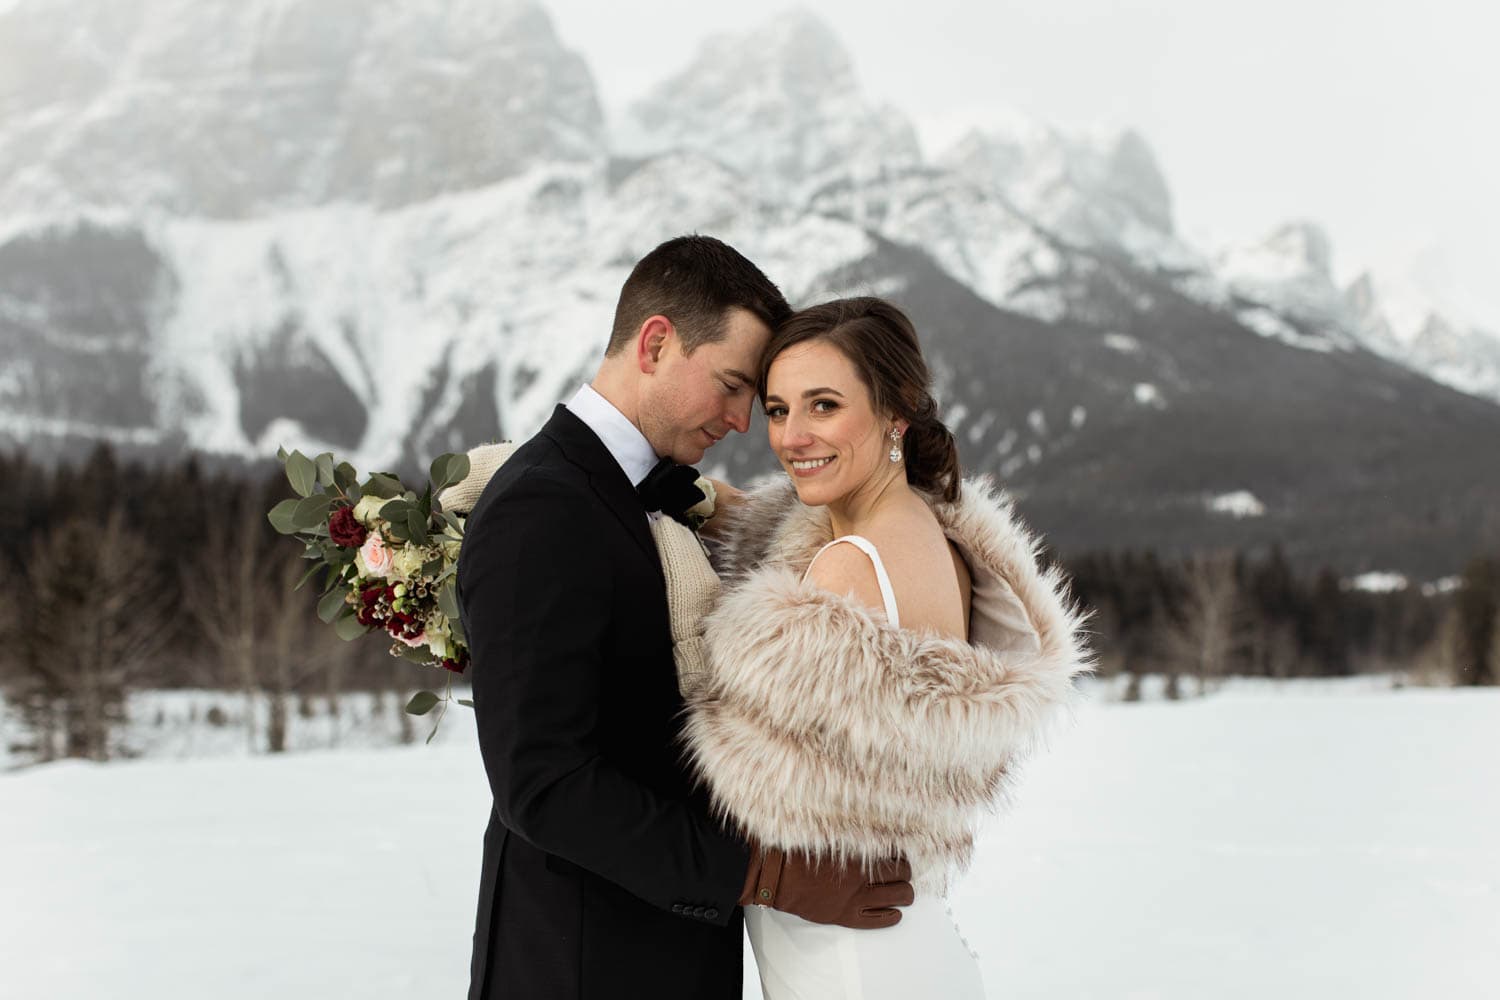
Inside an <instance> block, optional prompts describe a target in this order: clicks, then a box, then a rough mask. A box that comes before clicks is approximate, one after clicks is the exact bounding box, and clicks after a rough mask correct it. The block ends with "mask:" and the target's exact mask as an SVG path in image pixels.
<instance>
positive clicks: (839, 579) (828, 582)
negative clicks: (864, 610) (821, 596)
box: [807, 543, 885, 610]
mask: <svg viewBox="0 0 1500 1000" xmlns="http://www.w3.org/2000/svg"><path fill="white" fill-rule="evenodd" d="M807 579H808V580H809V581H811V582H812V583H814V584H816V585H817V586H818V587H820V588H822V589H823V590H827V591H830V592H831V593H835V594H845V595H848V596H849V597H852V598H853V599H854V600H856V601H858V602H859V603H860V604H863V605H864V606H866V607H869V608H878V609H881V610H884V608H885V599H884V598H883V597H881V595H880V578H879V577H877V576H876V575H875V564H874V563H873V562H871V561H870V557H869V556H867V555H865V553H864V552H863V551H862V550H860V549H859V548H857V547H856V546H853V545H848V544H844V543H840V544H838V545H830V546H829V547H828V548H826V549H824V550H823V551H822V552H820V553H819V554H818V556H817V558H815V559H814V560H813V561H812V565H811V566H809V567H808V568H807Z"/></svg>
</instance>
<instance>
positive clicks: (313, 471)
mask: <svg viewBox="0 0 1500 1000" xmlns="http://www.w3.org/2000/svg"><path fill="white" fill-rule="evenodd" d="M286 478H287V481H288V482H289V483H291V484H292V489H294V490H296V491H297V495H298V496H299V497H310V496H312V491H313V488H314V487H315V486H317V485H318V467H317V466H316V465H314V464H313V460H312V459H310V458H308V457H307V456H306V455H304V454H302V452H300V451H294V452H292V453H291V455H289V456H288V457H287V460H286Z"/></svg>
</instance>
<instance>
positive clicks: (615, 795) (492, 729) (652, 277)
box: [458, 236, 911, 1000]
mask: <svg viewBox="0 0 1500 1000" xmlns="http://www.w3.org/2000/svg"><path fill="white" fill-rule="evenodd" d="M789 312H790V309H789V307H788V306H787V304H786V300H785V299H783V298H782V296H781V293H780V292H778V291H777V289H776V286H775V285H773V284H771V282H770V281H769V280H768V279H767V278H766V276H765V275H764V274H762V273H761V271H760V270H759V269H758V268H757V267H756V266H755V265H754V264H752V263H750V261H748V260H746V259H745V258H744V257H742V256H741V255H740V254H739V253H737V252H736V251H735V250H734V249H733V248H731V247H729V246H726V245H725V244H723V243H721V242H719V241H718V240H715V239H711V238H709V237H704V236H685V237H680V238H678V239H674V240H669V241H668V242H666V243H664V244H662V245H661V246H659V247H657V248H656V249H655V250H653V251H651V253H649V254H647V255H646V256H645V257H644V258H642V259H641V261H640V262H639V263H637V264H636V266H635V268H634V270H633V271H632V272H631V274H630V277H629V278H628V279H627V280H626V282H625V285H624V288H623V289H622V290H621V292H620V300H619V304H618V306H617V308H616V312H615V320H614V328H613V330H612V332H611V335H610V339H609V345H608V348H607V349H606V352H605V357H604V361H603V363H602V364H601V365H600V367H599V371H598V373H597V374H596V375H595V377H594V379H593V382H592V383H591V384H590V385H586V386H584V387H583V388H582V389H580V390H579V391H578V393H577V394H576V395H575V396H573V398H572V399H570V400H569V401H568V402H567V403H566V404H565V405H562V406H559V407H557V409H556V410H555V411H554V413H553V415H552V418H551V419H550V420H549V421H548V422H547V425H546V426H545V427H543V428H542V430H541V432H540V433H538V434H537V435H536V437H534V438H532V439H531V440H530V441H527V442H526V443H525V444H523V445H522V446H521V447H520V448H519V449H518V450H517V451H516V452H515V454H514V455H512V456H511V457H510V459H509V460H507V461H506V462H505V464H504V465H502V466H501V467H500V470H499V471H498V472H496V473H495V475H494V477H493V478H492V479H491V480H490V482H489V484H488V486H486V487H485V490H484V493H483V495H482V496H481V497H480V499H479V501H478V503H477V504H476V505H475V507H474V510H473V512H472V514H471V515H470V518H469V521H468V526H467V533H466V538H465V541H464V545H463V550H462V553H461V555H460V557H459V561H458V590H459V600H460V604H461V606H462V612H463V614H462V617H463V625H464V629H465V631H466V633H467V635H468V639H469V644H470V649H471V652H472V655H473V666H472V668H471V674H472V677H473V685H474V716H475V719H476V721H477V724H478V727H479V746H480V751H481V754H482V756H483V758H484V767H485V772H486V774H487V775H488V777H489V782H490V788H491V790H492V792H493V794H494V809H493V811H492V812H491V815H490V823H489V829H488V830H486V832H485V837H484V867H483V873H482V877H481V881H480V889H479V913H478V919H477V921H476V925H475V931H474V955H473V964H472V968H471V980H470V986H469V998H470V1000H491V998H499V997H506V998H512V997H514V998H554V997H556V998H568V1000H574V998H578V1000H583V998H604V997H610V998H613V997H635V996H658V995H660V996H674V997H686V998H694V1000H703V998H707V1000H715V998H723V1000H738V998H739V997H740V996H741V956H742V954H743V945H742V942H741V921H742V916H743V914H742V911H741V910H740V909H739V907H740V906H741V905H746V904H749V903H750V902H752V901H753V902H755V903H757V904H761V905H771V906H775V907H777V908H779V909H783V910H787V911H789V912H792V913H795V914H797V915H799V916H802V917H805V918H806V919H809V920H813V921H816V922H819V923H840V924H844V925H846V926H851V927H880V926H889V925H890V924H893V923H895V922H896V921H897V920H899V919H900V912H899V910H898V909H895V908H894V907H896V906H900V905H904V904H906V903H909V902H910V901H911V887H910V885H909V884H907V882H906V881H905V880H907V879H909V878H910V869H909V868H908V867H906V866H905V865H904V863H903V864H902V865H900V866H898V870H897V874H895V875H893V876H891V877H892V878H893V879H896V880H898V881H894V882H891V883H887V884H883V885H881V884H869V883H868V881H867V880H866V878H865V877H864V876H863V875H861V873H860V871H859V869H858V867H857V866H834V865H831V864H829V863H827V862H825V863H823V864H822V865H821V866H820V867H819V868H817V869H816V870H814V869H813V868H812V866H810V865H809V864H807V863H806V862H804V861H800V860H799V859H798V858H796V857H783V856H782V855H781V854H780V853H779V852H775V851H772V852H762V851H760V850H757V849H754V848H753V847H752V846H751V845H747V844H745V843H744V842H743V841H742V840H740V839H739V838H737V837H735V836H733V835H732V834H730V833H727V832H725V830H724V829H723V828H722V827H721V826H720V825H719V824H718V823H717V822H715V820H714V819H713V818H712V817H711V816H710V814H709V810H708V806H707V802H706V800H705V798H704V796H703V795H702V794H701V792H695V791H694V790H693V782H692V778H691V776H690V774H689V773H688V772H687V770H686V768H685V765H684V762H683V761H682V759H681V756H680V747H679V746H678V744H677V735H678V729H679V716H680V713H681V712H682V708H683V702H682V697H681V695H680V694H679V693H678V688H677V681H676V673H675V669H674V666H673V661H672V647H671V636H670V631H669V623H668V615H667V602H666V594H665V590H664V586H665V584H664V580H663V576H662V568H661V562H660V560H659V558H658V555H657V551H656V548H655V545H654V544H653V542H652V536H651V530H650V527H649V519H650V518H651V517H653V516H661V515H660V514H658V513H655V510H656V509H657V508H658V507H660V506H662V505H663V502H662V501H658V500H655V499H652V498H651V489H652V487H653V485H654V484H655V483H656V482H657V481H658V480H660V479H661V478H662V476H661V473H662V472H663V471H664V470H662V469H660V468H658V469H657V474H656V475H652V476H651V477H650V480H649V481H647V482H646V483H645V486H646V489H645V490H644V491H638V489H637V488H638V487H639V486H641V485H642V483H643V481H646V480H647V478H648V473H651V472H652V470H653V468H655V467H657V466H658V461H659V459H671V460H672V461H674V462H679V463H683V464H692V463H695V462H697V461H699V460H700V459H702V457H703V455H704V452H705V451H707V450H708V448H710V447H711V446H712V445H713V444H714V443H715V442H717V441H719V440H720V439H722V438H723V437H724V436H725V435H727V434H728V433H729V432H730V431H731V430H737V431H741V432H743V431H745V430H747V429H748V427H749V423H750V406H751V403H752V401H753V399H754V397H755V377H756V373H757V372H758V371H759V366H760V358H761V354H762V352H763V351H764V350H765V348H766V345H767V343H768V342H769V340H770V336H771V330H772V328H773V327H775V326H776V324H778V323H779V322H781V321H782V320H783V319H784V318H785V317H786V316H787V315H788V314H789ZM680 475H681V474H680V473H679V476H680ZM667 478H669V479H670V478H672V477H667ZM695 499H696V497H695ZM668 513H675V512H674V511H670V510H669V511H668Z"/></svg>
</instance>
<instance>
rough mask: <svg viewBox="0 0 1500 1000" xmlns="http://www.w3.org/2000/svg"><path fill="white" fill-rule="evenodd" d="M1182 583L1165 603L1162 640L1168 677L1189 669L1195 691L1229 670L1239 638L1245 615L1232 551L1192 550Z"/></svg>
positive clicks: (1202, 689) (1244, 623)
mask: <svg viewBox="0 0 1500 1000" xmlns="http://www.w3.org/2000/svg"><path fill="white" fill-rule="evenodd" d="M1183 581H1184V586H1183V588H1182V592H1181V594H1180V596H1179V597H1178V600H1177V601H1176V603H1175V605H1173V606H1172V607H1170V608H1169V609H1168V610H1169V614H1168V616H1167V622H1168V624H1167V626H1166V628H1165V629H1164V631H1163V635H1162V644H1163V650H1164V652H1165V654H1166V659H1167V663H1168V665H1169V670H1170V675H1169V683H1170V682H1171V678H1172V677H1175V676H1176V675H1177V674H1178V673H1190V674H1193V675H1194V676H1195V677H1197V679H1198V693H1199V694H1200V695H1201V694H1203V693H1204V691H1205V690H1206V689H1207V686H1208V684H1209V683H1210V682H1212V681H1214V680H1217V679H1218V678H1220V677H1223V676H1224V675H1225V674H1227V673H1228V672H1229V667H1230V660H1231V658H1232V656H1233V655H1234V652H1235V650H1236V649H1237V648H1238V646H1239V645H1240V643H1241V642H1243V640H1244V637H1245V633H1246V620H1245V619H1246V616H1245V612H1244V609H1243V605H1242V603H1241V600H1240V587H1239V581H1238V579H1237V577H1236V574H1235V565H1234V556H1233V554H1232V553H1225V552H1214V553H1208V554H1204V555H1198V556H1194V557H1192V558H1191V559H1189V560H1188V561H1187V563H1186V564H1185V565H1184V567H1183Z"/></svg>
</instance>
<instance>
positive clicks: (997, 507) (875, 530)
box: [658, 298, 1088, 1000]
mask: <svg viewBox="0 0 1500 1000" xmlns="http://www.w3.org/2000/svg"><path fill="white" fill-rule="evenodd" d="M765 357H766V361H765V363H764V364H763V366H762V377H761V379H760V392H761V401H762V403H763V404H764V407H765V413H766V416H767V419H768V422H769V434H770V445H771V449H772V450H773V451H774V452H775V455H776V457H777V459H778V460H779V461H780V463H781V466H782V468H783V469H784V470H785V472H786V474H787V476H786V477H785V478H783V479H780V481H778V482H775V483H771V484H769V485H766V486H763V487H761V488H758V489H756V490H753V491H751V492H747V493H744V494H740V493H738V492H737V491H734V490H732V489H730V488H728V487H723V488H721V489H720V491H719V496H720V500H719V507H720V509H719V512H718V514H717V515H716V516H715V517H714V518H713V520H712V521H710V522H709V523H710V525H712V531H711V537H713V538H714V539H715V540H716V541H717V543H718V547H719V550H720V551H719V557H720V561H721V568H722V570H723V575H724V578H725V583H724V590H723V592H722V594H720V595H719V596H718V600H717V602H716V604H715V605H714V607H713V610H712V612H711V613H710V614H709V615H708V616H707V618H706V619H703V618H702V617H701V615H697V614H696V610H697V609H698V608H700V607H702V606H703V604H704V603H705V598H704V594H703V593H702V592H701V591H699V592H697V593H694V591H693V587H692V585H691V582H692V579H693V577H692V572H693V571H692V570H691V568H690V567H691V564H690V563H687V562H685V561H682V560H678V559H673V558H664V559H663V562H664V565H665V567H666V572H667V576H668V594H669V603H671V605H672V610H673V619H674V623H673V627H674V635H677V636H679V637H680V639H681V641H680V642H679V650H678V660H679V671H680V676H681V677H682V678H683V679H684V682H685V683H684V687H685V688H686V690H685V692H684V693H685V695H686V696H687V700H688V705H689V717H688V720H687V725H686V728H685V740H686V744H687V748H688V751H689V752H690V754H691V756H692V759H693V761H694V763H695V765H696V767H697V769H698V772H699V774H700V775H701V776H702V778H703V780H704V781H705V782H706V784H707V785H708V788H709V790H710V792H711V794H712V796H713V799H714V802H715V805H716V807H717V808H718V809H719V810H721V811H722V813H723V814H724V816H725V817H726V818H727V819H728V820H730V821H731V822H733V823H734V824H735V825H736V826H737V827H738V828H739V829H740V831H741V832H742V833H743V834H744V835H745V836H746V837H747V838H748V839H750V840H751V842H752V843H753V844H757V845H759V849H760V850H761V852H762V855H763V861H762V866H761V868H762V872H763V874H762V876H761V879H760V882H759V884H758V887H756V888H752V887H747V894H746V896H747V898H748V900H749V902H750V903H751V904H752V905H749V906H747V907H746V926H747V928H748V931H749V935H750V941H751V945H752V947H753V948H754V952H755V958H756V962H757V965H758V966H759V968H760V974H761V984H762V988H763V990H764V994H765V996H766V998H767V1000H804V998H805V1000H814V998H816V1000H830V998H849V1000H854V998H864V1000H873V998H896V997H902V998H911V997H926V996H941V997H945V998H955V1000H967V998H975V1000H978V998H981V997H982V996H983V995H984V992H983V987H982V985H981V982H980V975H979V968H978V963H977V961H976V959H975V957H974V955H973V954H972V953H971V952H970V950H969V948H968V947H967V945H966V944H965V942H964V940H963V939H962V938H961V937H960V935H959V932H958V929H957V928H956V927H955V925H954V922H953V920H952V918H951V917H950V916H949V913H948V910H947V906H946V904H945V896H946V893H947V890H948V887H949V885H950V880H951V878H952V877H953V876H955V875H956V874H958V873H959V872H960V871H961V870H962V869H963V868H964V867H965V866H966V865H967V863H968V861H969V857H970V853H971V850H972V847H973V841H974V832H975V829H976V825H977V823H978V821H979V820H980V819H981V818H982V816H983V814H984V812H985V810H986V809H987V808H992V807H994V806H995V805H996V804H997V803H998V802H999V800H1000V798H1001V797H1002V796H1003V795H1004V793H1005V792H1006V790H1007V789H1008V788H1009V785H1010V782H1011V779H1012V775H1013V771H1014V767H1015V765H1016V764H1017V763H1019V761H1020V760H1021V759H1022V758H1023V757H1024V755H1025V754H1026V753H1027V752H1028V751H1029V750H1030V749H1031V748H1033V746H1034V745H1035V743H1036V742H1037V740H1038V738H1039V737H1040V736H1041V735H1042V730H1043V728H1044V726H1045V725H1046V722H1047V720H1048V719H1049V718H1050V716H1051V715H1052V714H1053V712H1054V710H1055V709H1056V708H1058V707H1059V706H1063V705H1065V704H1066V703H1067V702H1068V700H1069V697H1070V693H1071V691H1072V680H1073V678H1074V676H1075V675H1077V674H1078V673H1080V672H1082V671H1084V670H1086V669H1087V661H1088V654H1087V652H1086V650H1085V648H1084V646H1083V643H1082V640H1081V637H1080V624H1081V616H1080V615H1079V613H1078V612H1077V611H1076V610H1075V609H1074V608H1073V607H1072V606H1071V605H1070V603H1069V602H1068V600H1067V599H1066V597H1065V596H1064V584H1063V581H1062V579H1061V577H1060V574H1059V573H1058V571H1056V570H1045V571H1044V570H1042V569H1040V568H1039V566H1038V559H1037V542H1036V541H1035V540H1034V539H1033V538H1032V537H1031V536H1030V535H1029V534H1028V533H1027V532H1026V530H1025V529H1024V528H1023V527H1021V526H1020V525H1019V524H1018V523H1017V521H1016V519H1015V516H1014V514H1013V513H1012V511H1011V508H1010V505H1009V503H1008V502H1007V501H1006V500H1004V499H1002V498H1001V497H999V496H997V495H996V494H995V493H994V492H993V491H992V490H991V488H990V487H989V486H988V485H987V483H986V482H985V481H983V480H968V481H962V480H961V478H960V471H959V465H958V454H957V449H956V447H955V444H954V440H953V436H952V434H951V433H949V431H948V429H947V428H946V427H944V425H943V424H942V423H941V421H939V420H938V418H937V413H936V405H935V403H934V402H933V399H932V397H931V395H930V394H929V384H930V377H929V374H928V370H927V366H926V363H925V362H924V360H923V358H922V355H921V351H920V348H919V347H918V344H917V338H916V334H915V331H914V330H913V328H912V325H911V323H910V321H909V320H908V319H907V318H906V316H905V315H904V314H903V313H902V312H901V311H900V310H899V309H897V308H896V307H895V306H893V305H891V304H890V303H888V302H885V301H883V300H880V299H874V298H855V299H844V300H840V301H835V302H829V303H826V304H823V305H819V306H814V307H812V308H810V309H806V310H803V311H802V312H800V313H797V314H796V315H795V316H793V317H792V319H791V320H789V321H788V322H787V323H786V324H785V325H783V327H782V328H781V329H780V330H779V331H778V332H777V333H776V334H775V336H774V338H773V340H772V342H771V345H770V348H769V349H768V350H767V352H766V355H765ZM673 531H684V532H685V531H686V529H683V528H681V527H680V526H676V525H675V522H672V521H670V520H667V519H663V521H662V522H661V527H660V529H659V531H658V542H659V543H662V542H664V541H665V542H666V543H667V544H664V545H663V552H664V555H665V554H666V553H667V551H668V550H669V549H670V547H671V544H670V540H669V539H663V538H662V537H661V535H662V533H663V532H666V533H670V532H673ZM674 577H675V578H674ZM685 595H686V596H685ZM684 619H687V620H686V621H684ZM690 650H691V651H698V652H702V651H706V658H703V659H702V662H699V663H697V664H693V663H690V662H684V661H691V660H693V659H694V657H695V655H696V652H690ZM688 681H691V683H687V682H688ZM789 853H801V854H804V855H807V856H810V857H812V858H814V859H822V858H836V859H848V858H855V859H861V860H863V861H865V862H867V863H869V864H871V865H873V864H874V863H875V862H877V861H878V860H879V859H882V858H888V857H891V856H894V855H901V856H904V857H906V858H907V859H908V860H909V861H910V862H911V866H912V869H913V872H914V876H913V879H912V883H913V886H914V888H915V891H916V901H915V903H913V905H911V906H910V907H907V908H905V909H904V910H902V911H901V917H900V920H899V922H898V923H896V924H895V925H894V926H891V927H888V928H884V929H879V930H853V929H850V928H846V927H841V926H837V925H826V924H813V923H809V922H808V921H805V920H803V919H801V918H799V917H797V916H794V915H791V914H788V913H784V912H781V911H778V910H775V909H773V908H771V907H770V906H769V905H754V904H756V903H761V904H769V903H771V902H774V893H775V878H774V873H775V871H776V870H777V869H778V866H779V864H780V859H781V858H783V857H785V856H786V855H787V854H789Z"/></svg>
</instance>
